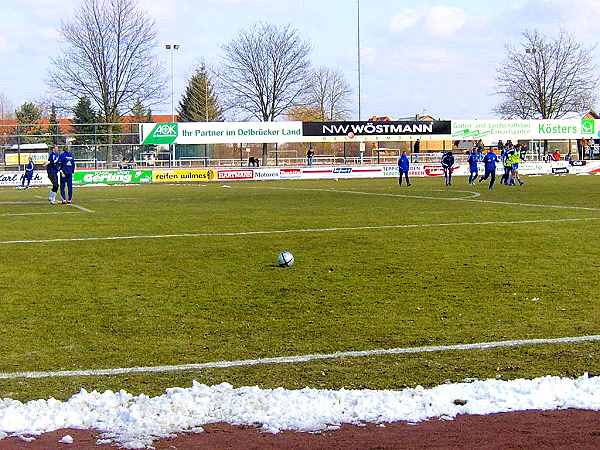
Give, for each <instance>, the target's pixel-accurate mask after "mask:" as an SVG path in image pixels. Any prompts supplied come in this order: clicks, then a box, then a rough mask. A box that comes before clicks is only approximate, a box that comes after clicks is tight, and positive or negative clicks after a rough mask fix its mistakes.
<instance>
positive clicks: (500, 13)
mask: <svg viewBox="0 0 600 450" xmlns="http://www.w3.org/2000/svg"><path fill="white" fill-rule="evenodd" d="M139 3H140V5H141V7H142V8H143V9H144V10H146V11H147V12H148V14H150V15H151V16H152V17H154V18H155V20H156V23H157V28H158V33H159V44H164V43H167V42H176V43H179V44H180V45H181V49H180V50H179V52H178V53H177V55H176V59H175V72H176V74H175V85H176V97H179V95H180V93H181V92H182V91H183V89H184V87H185V82H186V79H187V77H189V75H190V74H191V72H192V71H193V68H194V66H195V65H196V64H197V63H198V62H199V61H200V60H201V59H203V58H204V59H205V60H206V61H207V62H208V63H212V64H216V63H218V61H219V58H220V55H221V53H222V52H221V45H222V44H223V43H226V42H227V41H229V40H230V39H232V38H233V37H234V36H235V34H236V33H237V31H238V30H239V29H241V28H244V27H247V26H248V25H249V24H252V23H254V22H258V21H268V22H272V23H275V24H287V23H290V24H292V25H293V26H294V27H296V28H298V30H299V32H300V34H301V35H302V36H303V37H304V38H305V39H307V40H310V41H311V42H312V44H313V52H312V61H313V63H314V64H315V65H326V66H330V67H332V68H337V69H339V70H341V71H342V72H343V73H344V74H345V76H346V78H347V79H348V81H349V82H350V83H351V84H352V86H353V87H354V88H355V91H356V86H357V68H356V65H357V57H356V53H357V51H356V48H357V45H356V42H357V37H356V36H357V33H356V29H357V26H356V0H171V1H169V0H139ZM79 4H80V0H0V60H1V61H2V63H1V65H0V93H4V94H5V95H6V96H7V97H8V98H9V100H11V102H12V103H13V104H15V105H19V104H21V103H22V102H23V101H26V100H36V99H39V98H43V97H46V96H48V95H49V92H48V89H47V86H46V83H45V79H46V74H47V71H48V67H49V58H50V57H51V56H53V55H56V54H57V53H58V52H59V51H60V48H61V45H62V44H61V42H60V36H59V34H58V28H59V26H60V24H61V21H62V20H69V18H70V17H71V16H72V15H73V13H74V11H75V10H76V9H77V7H78V5H79ZM561 27H563V28H564V29H566V30H568V31H571V32H573V33H574V34H575V35H576V37H577V38H578V39H580V40H582V41H584V42H586V43H587V44H589V45H594V44H596V42H597V40H599V39H598V38H596V36H600V34H599V33H598V31H599V30H600V1H599V0H570V1H566V0H504V1H500V0H454V1H452V0H445V1H444V0H439V1H431V0H420V1H418V2H417V1H414V0H412V1H407V0H386V1H381V0H362V1H361V54H362V56H363V58H362V72H363V83H362V97H363V104H362V105H363V106H362V110H363V118H366V117H368V116H371V115H388V116H391V117H393V118H398V117H406V116H409V115H413V114H416V113H423V112H425V113H428V114H432V115H434V116H436V117H438V116H439V117H443V118H488V117H493V116H494V115H493V113H492V108H493V107H494V105H495V103H496V102H497V98H496V97H495V96H494V95H493V91H494V72H495V68H496V67H497V65H498V64H499V63H500V62H501V61H502V58H503V52H504V45H505V44H506V43H507V42H509V41H512V42H517V41H518V40H519V37H520V33H521V31H522V30H523V29H525V28H538V29H540V30H542V31H543V32H546V33H550V34H552V33H556V32H557V31H558V30H559V29H560V28H561ZM157 54H159V55H160V57H161V59H162V60H163V62H164V65H165V68H168V67H169V59H168V53H167V51H166V50H164V49H163V47H162V46H157ZM599 55H600V53H599V52H595V60H596V61H598V60H599ZM355 97H356V95H355ZM355 103H356V101H355ZM170 110H171V106H170V101H168V102H165V104H164V105H161V106H160V107H157V108H154V111H155V112H156V113H159V112H161V113H170Z"/></svg>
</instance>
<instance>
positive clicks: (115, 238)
mask: <svg viewBox="0 0 600 450" xmlns="http://www.w3.org/2000/svg"><path fill="white" fill-rule="evenodd" d="M591 220H600V217H583V218H571V219H537V220H535V219H532V220H506V221H487V222H455V223H452V222H448V223H419V224H403V225H366V226H358V227H331V228H298V229H295V230H294V229H292V230H264V231H232V232H229V233H227V232H226V233H181V234H147V235H133V236H96V237H77V238H56V239H23V240H15V241H0V245H10V244H50V243H55V242H88V241H127V240H141V239H174V238H201V237H207V238H210V237H239V236H259V235H277V234H296V233H330V232H338V231H342V232H343V231H361V230H395V229H402V228H436V227H464V226H475V225H477V226H481V225H523V224H532V223H565V222H566V223H568V222H587V221H591Z"/></svg>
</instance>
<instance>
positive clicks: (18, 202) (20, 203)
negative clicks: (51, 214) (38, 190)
mask: <svg viewBox="0 0 600 450" xmlns="http://www.w3.org/2000/svg"><path fill="white" fill-rule="evenodd" d="M46 203H47V202H32V201H26V200H13V201H11V200H7V201H2V202H0V205H45V204H46Z"/></svg>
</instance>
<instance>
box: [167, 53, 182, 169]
mask: <svg viewBox="0 0 600 450" xmlns="http://www.w3.org/2000/svg"><path fill="white" fill-rule="evenodd" d="M165 49H167V50H169V53H170V54H171V122H172V123H175V62H174V59H175V57H174V54H175V50H179V44H166V45H165ZM171 145H172V148H171V157H172V160H173V167H174V166H175V144H171Z"/></svg>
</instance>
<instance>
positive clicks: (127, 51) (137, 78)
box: [49, 0, 166, 161]
mask: <svg viewBox="0 0 600 450" xmlns="http://www.w3.org/2000/svg"><path fill="white" fill-rule="evenodd" d="M60 33H61V35H62V37H63V38H64V40H65V42H66V48H65V50H64V51H63V53H62V55H60V56H59V57H57V58H53V59H52V66H53V68H52V69H51V71H50V74H49V84H50V86H51V87H53V88H55V89H56V90H57V91H58V92H59V93H61V94H63V95H64V96H65V97H67V98H68V99H69V100H71V103H73V102H74V101H77V99H79V98H81V97H88V98H90V99H91V100H92V102H93V103H95V104H96V106H97V108H98V111H99V116H100V119H101V120H103V121H105V122H111V123H112V122H117V121H118V120H119V118H120V115H121V114H124V113H128V112H130V111H131V108H132V107H133V105H134V104H135V102H136V100H139V101H141V102H143V103H144V104H145V105H147V106H150V105H153V104H156V103H158V102H160V101H161V100H162V99H163V98H164V92H165V86H166V84H165V81H166V79H165V77H164V72H163V69H162V67H161V66H160V64H159V62H158V59H157V57H156V54H155V52H156V48H157V45H156V25H155V22H154V20H152V19H151V18H149V17H148V16H147V15H146V14H145V13H144V12H143V11H142V10H141V9H140V8H139V7H138V4H137V3H136V0H84V1H83V4H82V6H81V7H80V9H79V10H78V11H77V13H76V14H75V16H74V17H73V19H72V20H71V21H70V22H66V23H63V24H62V26H61V29H60ZM111 134H112V133H111ZM111 153H112V152H111V151H110V146H109V154H108V155H107V160H108V161H111V160H112V154H111Z"/></svg>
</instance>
